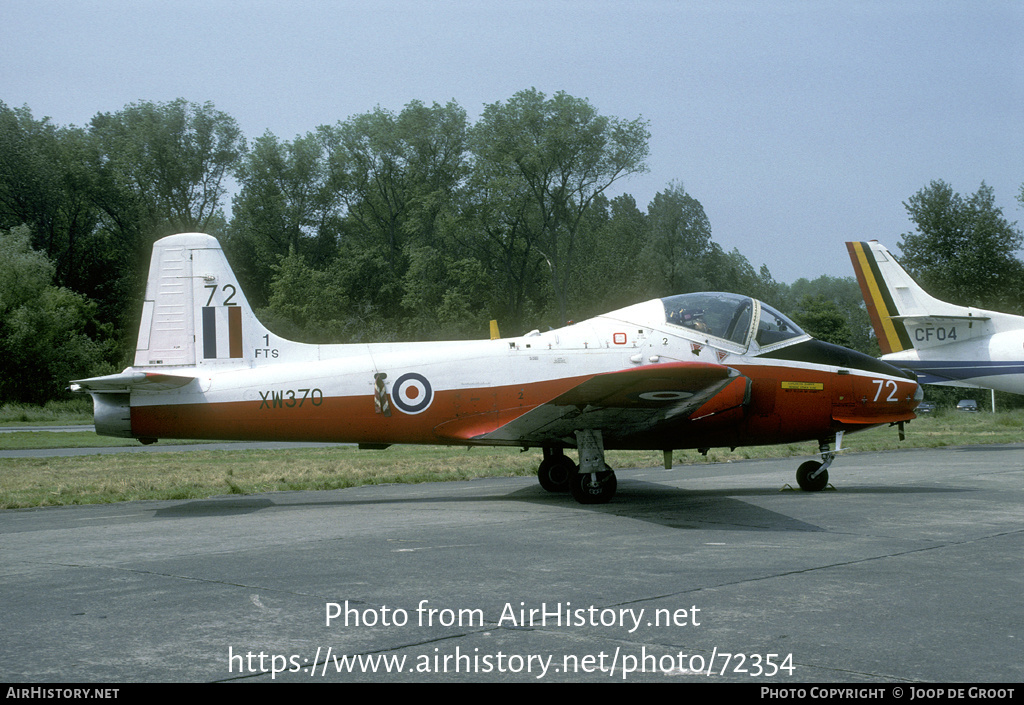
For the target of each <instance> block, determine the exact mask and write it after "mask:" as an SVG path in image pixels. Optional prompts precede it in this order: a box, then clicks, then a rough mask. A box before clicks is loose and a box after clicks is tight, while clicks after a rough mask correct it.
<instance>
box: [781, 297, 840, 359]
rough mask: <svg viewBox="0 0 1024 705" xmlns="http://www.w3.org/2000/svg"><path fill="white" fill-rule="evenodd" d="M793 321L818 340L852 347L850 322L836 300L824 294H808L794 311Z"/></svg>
mask: <svg viewBox="0 0 1024 705" xmlns="http://www.w3.org/2000/svg"><path fill="white" fill-rule="evenodd" d="M793 321H794V322H795V323H796V324H797V325H798V326H800V327H801V328H803V329H804V330H805V331H806V332H807V333H810V334H811V335H813V336H814V337H815V338H817V339H818V340H823V341H825V342H826V343H833V344H835V345H842V346H843V347H850V344H851V343H852V341H853V334H852V332H851V330H850V324H849V322H848V321H847V320H846V317H845V316H844V315H843V312H842V311H840V310H839V306H837V305H836V303H835V301H833V300H831V299H828V298H826V297H824V296H822V295H806V296H804V297H803V298H802V299H801V300H800V303H799V304H798V305H797V308H796V310H795V311H794V312H793Z"/></svg>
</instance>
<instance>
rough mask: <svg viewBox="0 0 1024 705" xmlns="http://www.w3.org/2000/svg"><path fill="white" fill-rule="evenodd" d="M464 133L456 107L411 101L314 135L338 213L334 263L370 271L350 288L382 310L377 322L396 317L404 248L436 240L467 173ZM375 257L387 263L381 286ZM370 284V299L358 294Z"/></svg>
mask: <svg viewBox="0 0 1024 705" xmlns="http://www.w3.org/2000/svg"><path fill="white" fill-rule="evenodd" d="M467 129H468V123H467V119H466V113H465V110H463V109H462V108H461V107H460V106H458V105H457V104H456V103H454V102H451V103H448V104H447V105H443V106H442V105H439V104H437V103H435V104H433V105H432V106H426V105H424V104H423V103H420V102H418V101H413V102H411V103H409V104H408V105H406V106H405V108H404V109H403V110H402V111H401V113H399V114H397V115H396V114H395V113H393V112H391V111H388V110H384V109H383V108H377V109H376V110H374V111H372V112H370V113H366V114H363V115H357V116H354V117H352V118H350V119H348V120H347V121H345V122H343V123H339V124H338V125H336V126H333V127H321V128H320V131H321V135H322V137H323V139H324V140H325V144H326V145H327V149H328V151H329V165H330V178H331V181H330V183H331V186H332V188H334V189H335V190H336V191H337V193H338V196H339V197H340V199H341V201H342V203H343V204H344V206H345V223H344V228H343V231H342V237H341V251H340V256H341V257H343V258H350V259H352V260H353V261H363V262H365V263H367V264H371V265H373V266H372V267H371V270H370V271H369V272H368V273H367V277H366V282H365V283H364V284H360V285H358V286H359V288H360V289H361V290H364V291H366V292H367V294H368V295H370V296H371V297H372V298H373V300H374V301H375V307H376V306H383V310H379V311H378V314H379V315H381V316H384V317H386V318H396V317H399V316H400V315H401V301H402V299H403V296H404V293H405V292H404V291H403V279H404V277H405V273H406V271H407V269H408V267H409V259H408V253H407V251H406V247H407V245H408V244H409V243H415V244H416V245H423V244H426V245H433V244H434V242H435V240H436V239H437V238H438V237H440V236H441V233H440V232H439V224H440V223H441V222H442V220H443V218H444V216H445V214H446V213H449V212H450V211H451V209H452V207H453V205H452V204H453V202H454V201H455V199H456V198H457V193H458V191H459V190H460V188H461V187H462V184H463V181H464V179H465V178H466V175H467V173H468V172H467V170H468V164H467V161H466V159H467V154H466V132H467ZM367 254H370V255H371V256H370V257H369V258H367V257H366V255H367ZM377 256H380V257H383V258H384V260H385V261H386V263H387V269H386V272H385V278H384V280H383V281H380V280H379V278H378V275H379V274H380V273H381V270H380V269H379V268H378V267H377V266H376V265H375V264H374V263H375V262H376V257H377ZM371 280H376V282H377V286H376V288H375V289H374V290H372V291H371V290H370V289H369V287H367V286H365V284H368V283H369V281H371Z"/></svg>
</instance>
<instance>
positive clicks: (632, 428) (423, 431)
mask: <svg viewBox="0 0 1024 705" xmlns="http://www.w3.org/2000/svg"><path fill="white" fill-rule="evenodd" d="M72 389H73V390H75V391H83V392H88V393H89V394H91V395H92V398H93V405H94V415H95V421H96V429H97V432H98V433H101V434H104V435H110V436H120V437H128V438H132V437H134V438H137V439H139V440H140V441H142V442H144V443H146V442H152V441H154V440H156V439H158V438H204V439H223V440H254V439H255V440H283V441H328V442H349V443H358V444H359V445H360V446H361V447H363V448H384V447H386V446H388V445H390V444H394V443H418V444H459V445H481V446H487V445H508V446H521V447H523V448H524V449H526V448H540V449H542V452H543V461H542V462H541V463H540V467H539V470H538V473H537V474H538V478H539V480H540V483H541V485H542V486H543V487H544V488H545V489H547V490H550V491H565V490H569V491H570V492H571V493H572V495H573V497H575V498H576V499H577V500H578V501H580V502H583V503H601V502H606V501H608V500H609V499H611V497H612V495H613V494H614V492H615V488H616V479H615V473H614V471H612V470H611V468H610V467H608V466H607V465H606V464H605V460H604V453H605V450H606V449H647V450H662V451H664V454H665V466H666V468H668V467H671V462H672V458H671V456H672V451H673V450H675V449H683V448H698V449H701V450H703V451H704V452H707V450H708V449H709V448H712V447H732V448H735V447H737V446H746V445H765V444H775V443H793V442H798V441H806V440H816V441H818V443H819V451H820V454H821V458H822V462H817V461H808V462H805V463H804V464H803V465H801V466H800V469H799V470H798V472H797V478H798V482H799V484H800V486H801V487H803V488H804V489H806V490H820V489H822V488H824V487H825V485H826V484H827V481H828V473H827V468H828V466H829V464H830V463H831V462H832V459H833V457H834V456H835V453H836V452H838V451H839V450H840V446H841V444H842V438H843V434H844V433H846V432H847V431H857V430H860V429H865V428H871V427H874V426H878V425H882V424H890V425H892V424H897V425H899V426H900V429H901V431H902V424H903V422H905V421H908V420H910V419H913V418H914V417H915V415H914V409H915V408H916V406H917V404H918V403H919V402H920V400H921V396H922V395H921V390H920V387H919V386H918V384H917V382H916V380H915V379H914V378H913V376H912V375H908V374H907V373H905V372H902V371H901V370H899V369H897V368H895V367H892V366H891V365H888V364H886V363H884V362H881V361H879V360H876V359H874V358H872V357H869V356H867V355H863V354H860V353H857V352H854V351H852V350H847V349H846V348H841V347H837V346H834V345H829V344H826V343H823V342H821V341H817V340H814V339H813V338H811V336H809V335H807V334H806V333H804V332H803V331H802V330H801V329H800V328H799V327H798V326H797V325H796V324H795V323H793V322H792V321H791V320H789V319H788V318H786V317H785V316H784V315H782V314H781V313H779V312H778V311H775V310H774V309H772V308H771V307H769V306H766V305H765V304H763V303H761V302H759V301H757V300H755V299H751V298H749V297H746V296H738V295H735V294H724V293H699V294H684V295H681V296H670V297H667V298H664V299H655V300H652V301H648V302H646V303H641V304H636V305H634V306H630V307H628V308H624V309H621V310H618V311H615V312H613V313H609V314H606V315H603V316H598V317H597V318H594V319H591V320H588V321H583V322H581V323H577V324H574V325H569V326H567V327H565V328H560V329H557V330H552V331H548V332H546V333H541V332H539V331H533V332H531V333H528V334H526V335H523V336H521V337H516V338H505V339H497V340H479V341H462V342H441V343H377V344H344V345H308V344H301V343H295V342H291V341H288V340H284V339H282V338H280V337H278V336H276V335H274V334H273V333H271V332H270V331H269V330H267V329H266V328H264V327H263V326H262V325H261V324H260V322H259V321H258V320H257V319H256V317H255V315H254V314H253V312H252V310H251V308H250V307H249V304H248V303H247V301H246V299H245V296H244V295H243V294H242V290H241V288H240V287H239V285H238V281H237V280H236V279H235V276H234V274H233V273H232V271H231V268H230V267H229V266H228V262H227V260H226V258H225V257H224V254H223V252H222V251H221V248H220V245H219V244H218V242H217V240H215V239H214V238H212V237H210V236H208V235H203V234H198V233H185V234H180V235H172V236H170V237H166V238H163V239H161V240H159V241H157V242H156V243H155V245H154V248H153V258H152V262H151V264H150V272H149V280H148V283H147V287H146V298H145V301H144V304H143V310H142V325H141V328H140V331H139V340H138V345H137V350H136V354H135V362H134V365H133V366H132V367H129V368H128V369H126V370H125V371H124V372H122V373H120V374H113V375H107V376H103V377H94V378H91V379H82V380H77V381H75V382H73V384H72ZM833 442H835V444H836V449H835V450H829V444H830V443H833ZM567 448H576V449H577V453H578V458H579V464H578V465H577V463H576V462H574V461H573V460H571V459H570V458H569V457H568V456H567V455H566V454H565V449H567Z"/></svg>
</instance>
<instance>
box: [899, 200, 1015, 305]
mask: <svg viewBox="0 0 1024 705" xmlns="http://www.w3.org/2000/svg"><path fill="white" fill-rule="evenodd" d="M903 205H904V207H905V208H906V209H907V212H908V214H909V215H910V219H911V221H913V222H914V224H915V225H916V226H917V230H916V232H912V233H905V234H904V235H903V236H902V237H903V242H902V244H901V246H900V249H902V250H903V259H902V260H901V263H902V264H903V266H905V267H906V268H907V270H908V271H909V272H910V273H911V274H912V275H914V277H915V278H917V279H918V281H919V282H920V283H921V285H922V286H923V287H924V288H925V289H926V290H927V291H928V292H929V293H930V294H932V295H933V296H935V297H936V298H939V299H943V300H946V301H950V302H952V303H957V304H961V305H968V306H979V307H982V308H988V309H999V310H1020V309H1021V307H1022V304H1024V296H1022V294H1021V290H1022V285H1024V264H1022V263H1021V261H1020V260H1019V259H1017V256H1016V253H1017V251H1018V250H1019V249H1020V247H1021V243H1022V239H1024V235H1022V234H1021V231H1020V230H1018V229H1017V228H1016V223H1010V222H1008V221H1007V220H1006V218H1004V217H1003V213H1002V209H1000V208H998V207H997V206H996V205H995V197H994V195H993V192H992V189H991V188H990V187H989V186H987V185H985V183H984V182H982V184H981V187H980V188H979V189H978V191H977V192H976V193H975V194H973V195H971V196H969V197H968V198H963V197H961V196H960V194H958V193H956V192H954V191H953V189H952V187H951V186H950V185H949V184H947V183H945V182H944V181H933V182H931V184H930V185H929V186H928V187H927V188H924V189H922V190H920V191H918V192H917V193H916V194H914V195H913V196H911V197H910V198H909V199H908V200H907V201H906V202H905V203H904V204H903Z"/></svg>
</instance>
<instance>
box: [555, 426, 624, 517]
mask: <svg viewBox="0 0 1024 705" xmlns="http://www.w3.org/2000/svg"><path fill="white" fill-rule="evenodd" d="M576 447H577V449H578V450H579V458H580V464H579V466H578V467H577V465H576V463H574V462H573V461H572V460H570V459H569V458H568V457H566V455H565V453H564V451H563V450H562V449H561V448H544V449H543V450H544V459H543V460H542V461H541V463H540V467H539V468H537V480H538V481H540V486H541V487H543V488H544V489H546V490H547V491H548V492H566V491H568V492H569V493H571V494H572V496H573V499H575V500H576V501H577V502H579V503H580V504H604V503H605V502H607V501H609V500H610V499H611V498H612V497H613V496H614V495H615V490H616V489H617V487H618V480H616V478H615V471H614V470H612V469H611V467H609V466H608V464H607V463H605V462H604V442H603V439H602V437H601V431H599V430H594V429H584V430H582V431H577V432H576Z"/></svg>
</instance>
